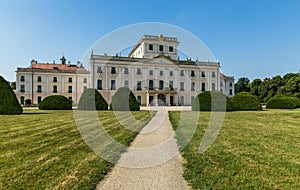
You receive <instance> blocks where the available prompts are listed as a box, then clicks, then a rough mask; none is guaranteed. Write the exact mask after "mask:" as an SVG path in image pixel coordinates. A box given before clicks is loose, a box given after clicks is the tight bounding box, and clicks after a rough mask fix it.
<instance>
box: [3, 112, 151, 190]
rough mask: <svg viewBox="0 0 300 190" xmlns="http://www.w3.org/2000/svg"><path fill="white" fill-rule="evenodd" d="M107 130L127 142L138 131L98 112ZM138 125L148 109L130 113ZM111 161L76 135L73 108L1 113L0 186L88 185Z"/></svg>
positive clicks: (146, 117) (109, 114)
mask: <svg viewBox="0 0 300 190" xmlns="http://www.w3.org/2000/svg"><path fill="white" fill-rule="evenodd" d="M98 116H99V117H100V120H101V121H102V122H103V125H104V128H105V129H106V131H107V132H108V133H109V134H110V135H111V136H112V137H113V138H115V139H116V140H117V141H118V142H120V143H122V144H124V145H129V144H130V142H131V141H132V140H133V139H134V137H135V136H136V135H137V132H132V131H130V130H127V129H126V128H124V127H123V126H121V125H120V124H119V122H118V120H117V119H116V118H115V115H114V113H113V112H111V111H99V112H98ZM134 116H135V118H137V119H138V120H140V121H142V123H141V124H140V125H139V126H137V127H135V130H137V131H138V130H140V129H141V128H142V127H143V126H144V125H145V124H146V123H147V122H148V121H149V120H150V118H151V116H152V114H151V113H150V112H147V111H140V112H134ZM112 166H113V164H111V163H109V162H107V161H105V160H103V159H101V157H99V156H97V155H96V154H95V153H94V152H93V151H92V150H91V149H90V148H89V147H88V146H87V145H86V144H85V142H84V140H83V139H82V138H81V136H80V134H79V132H78V129H77V127H76V125H75V121H74V117H73V112H72V111H39V110H26V109H25V110H24V114H22V115H15V116H5V115H0V189H93V188H95V186H96V185H97V183H98V182H99V181H100V180H101V179H102V178H103V177H104V176H105V174H106V173H107V172H108V171H109V169H110V168H111V167H112Z"/></svg>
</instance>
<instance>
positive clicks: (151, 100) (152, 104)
mask: <svg viewBox="0 0 300 190" xmlns="http://www.w3.org/2000/svg"><path fill="white" fill-rule="evenodd" d="M149 103H150V106H154V102H153V96H149Z"/></svg>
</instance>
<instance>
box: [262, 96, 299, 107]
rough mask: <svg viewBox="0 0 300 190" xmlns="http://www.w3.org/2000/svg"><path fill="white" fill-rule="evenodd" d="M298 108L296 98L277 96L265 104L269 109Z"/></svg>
mask: <svg viewBox="0 0 300 190" xmlns="http://www.w3.org/2000/svg"><path fill="white" fill-rule="evenodd" d="M297 107H300V100H299V99H298V98H297V97H290V96H284V95H277V96H274V97H273V98H271V99H270V100H269V101H268V102H267V107H266V108H270V109H294V108H297Z"/></svg>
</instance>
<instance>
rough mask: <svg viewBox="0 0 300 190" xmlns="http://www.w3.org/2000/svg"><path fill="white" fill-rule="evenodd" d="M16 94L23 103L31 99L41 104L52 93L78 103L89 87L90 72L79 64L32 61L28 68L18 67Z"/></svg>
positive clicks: (34, 102) (33, 102)
mask: <svg viewBox="0 0 300 190" xmlns="http://www.w3.org/2000/svg"><path fill="white" fill-rule="evenodd" d="M16 73H17V74H16V87H17V88H16V96H17V98H18V100H19V102H20V103H21V104H24V102H25V100H26V99H30V100H31V101H32V104H35V105H37V104H39V103H40V102H41V101H42V100H43V99H44V98H45V97H47V96H50V95H63V96H65V97H67V98H69V99H72V101H73V104H74V105H76V104H77V103H78V101H79V99H80V96H81V94H82V93H83V91H84V90H85V89H86V88H89V84H90V74H89V72H88V71H86V70H85V69H84V68H83V67H78V66H77V65H66V64H65V63H64V64H47V63H37V62H36V61H34V60H33V61H32V62H31V66H30V67H28V68H17V71H16Z"/></svg>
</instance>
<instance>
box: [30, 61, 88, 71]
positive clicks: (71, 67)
mask: <svg viewBox="0 0 300 190" xmlns="http://www.w3.org/2000/svg"><path fill="white" fill-rule="evenodd" d="M28 68H34V69H47V70H61V71H86V69H85V68H84V67H77V65H67V64H47V63H37V64H36V63H33V64H32V66H30V67H28Z"/></svg>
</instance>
